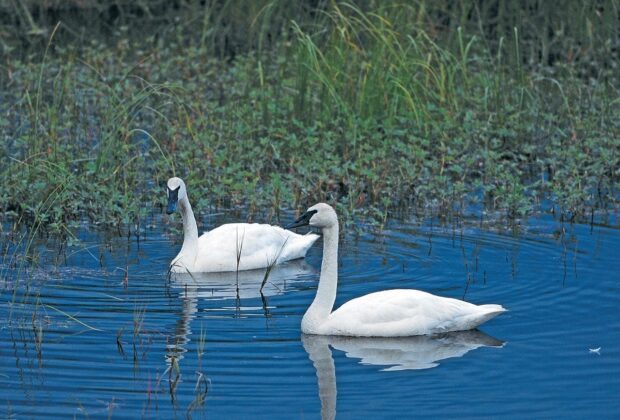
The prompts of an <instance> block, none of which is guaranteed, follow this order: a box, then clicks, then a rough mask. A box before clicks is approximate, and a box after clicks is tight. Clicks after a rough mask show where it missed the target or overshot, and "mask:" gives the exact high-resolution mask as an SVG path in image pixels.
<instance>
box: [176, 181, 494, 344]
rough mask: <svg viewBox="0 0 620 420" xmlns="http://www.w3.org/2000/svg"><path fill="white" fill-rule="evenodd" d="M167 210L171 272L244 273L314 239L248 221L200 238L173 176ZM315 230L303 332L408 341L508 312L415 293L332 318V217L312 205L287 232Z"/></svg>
mask: <svg viewBox="0 0 620 420" xmlns="http://www.w3.org/2000/svg"><path fill="white" fill-rule="evenodd" d="M167 188H168V189H167V193H168V209H167V213H168V214H171V213H173V212H174V211H175V210H176V208H177V206H178V207H179V209H180V211H181V216H182V218H183V230H184V235H185V237H184V241H183V246H182V248H181V252H179V254H178V255H177V256H176V257H175V258H174V259H173V260H172V263H171V271H173V272H190V273H192V272H216V271H235V270H250V269H256V268H261V267H266V266H269V265H271V264H273V263H274V262H275V263H280V262H284V261H288V260H292V259H296V258H303V257H304V256H305V254H306V252H307V250H308V249H309V248H310V247H311V246H312V244H314V242H315V241H316V240H317V238H318V236H317V235H314V234H311V233H309V234H306V235H298V234H295V233H293V232H290V231H288V230H284V229H282V228H280V227H277V226H271V225H263V224H248V223H232V224H226V225H222V226H220V227H218V228H216V229H214V230H212V231H210V232H207V233H205V234H203V235H202V236H201V237H198V229H197V227H196V221H195V219H194V214H193V212H192V208H191V206H190V204H189V200H188V198H187V189H186V187H185V183H184V182H183V181H182V180H181V179H180V178H171V179H169V180H168V185H167ZM306 225H309V226H314V227H317V228H320V229H321V230H322V232H323V261H322V263H321V276H320V279H319V286H318V289H317V292H316V296H315V298H314V301H313V302H312V304H311V305H310V307H309V308H308V310H307V311H306V313H305V314H304V316H303V319H302V322H301V330H302V332H303V333H305V334H319V335H340V336H356V337H407V336H416V335H432V334H438V333H445V332H451V331H464V330H470V329H474V328H476V327H477V326H479V325H480V324H482V323H484V322H486V321H488V320H489V319H491V318H493V317H495V316H496V315H498V314H500V313H502V312H505V311H506V310H505V309H504V308H503V307H502V306H501V305H493V304H490V305H474V304H471V303H468V302H464V301H461V300H457V299H452V298H445V297H439V296H435V295H432V294H430V293H426V292H422V291H419V290H413V289H395V290H385V291H381V292H376V293H371V294H368V295H365V296H362V297H359V298H356V299H353V300H350V301H348V302H346V303H344V304H343V305H342V306H340V307H339V308H338V309H337V310H336V311H333V312H332V309H333V306H334V302H335V300H336V288H337V284H338V217H337V216H336V212H335V211H334V209H333V208H332V207H331V206H329V205H328V204H325V203H319V204H316V205H314V206H312V207H310V208H309V209H308V210H307V211H306V212H305V213H304V214H302V215H301V216H300V217H299V218H298V219H297V220H295V221H294V222H293V223H291V224H290V225H288V226H286V228H287V229H292V228H296V227H300V226H306Z"/></svg>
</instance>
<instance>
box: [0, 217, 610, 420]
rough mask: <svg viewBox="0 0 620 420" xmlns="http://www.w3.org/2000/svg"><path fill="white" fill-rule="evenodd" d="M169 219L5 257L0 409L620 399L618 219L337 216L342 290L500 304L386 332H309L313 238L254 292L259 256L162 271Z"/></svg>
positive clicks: (456, 405)
mask: <svg viewBox="0 0 620 420" xmlns="http://www.w3.org/2000/svg"><path fill="white" fill-rule="evenodd" d="M290 218H292V216H291V217H290ZM223 221H225V219H223V218H222V217H221V216H220V217H211V218H209V219H208V220H206V224H205V227H206V228H210V227H212V226H214V225H217V224H219V223H222V222H223ZM178 223H179V219H178V218H176V219H172V220H169V219H168V218H161V219H157V220H155V224H156V225H157V226H158V227H157V228H152V229H148V230H147V232H146V234H147V235H146V239H143V240H141V241H140V242H139V243H137V241H136V240H135V237H133V238H132V239H131V241H128V240H127V238H118V237H117V238H109V237H106V236H105V235H103V234H99V233H96V232H92V231H88V230H85V229H84V230H82V231H81V232H80V238H81V240H82V242H81V244H80V245H79V246H74V247H69V248H68V249H61V250H59V249H58V248H57V247H55V246H51V245H47V247H48V249H43V248H41V247H40V248H39V249H38V252H39V253H40V254H41V255H43V256H47V257H46V258H43V259H42V260H41V262H40V263H39V265H38V267H37V268H35V269H32V270H28V271H27V272H22V273H20V274H18V273H16V271H15V269H14V268H13V266H12V264H11V259H10V253H9V254H8V256H7V257H5V258H4V261H3V265H2V267H1V271H0V272H1V273H2V274H3V278H2V279H1V280H0V281H1V282H2V284H0V286H2V291H1V299H2V300H1V302H0V317H2V319H3V320H4V321H3V322H2V324H1V325H0V409H1V410H0V417H7V418H31V417H48V416H49V417H56V418H73V417H75V418H86V417H92V418H100V417H108V416H111V417H112V418H141V417H146V418H185V417H191V418H202V417H207V416H209V417H211V418H223V417H225V416H227V417H231V418H266V419H273V418H286V419H290V418H304V419H309V418H321V416H323V418H333V417H334V416H335V417H337V418H360V417H364V416H367V417H368V418H403V416H406V417H407V418H411V417H422V418H429V417H438V416H439V417H454V416H458V417H517V416H518V417H525V418H528V417H536V418H540V417H549V416H553V417H561V418H614V417H615V418H617V417H618V416H620V399H618V398H617V397H618V395H620V316H619V303H620V275H619V274H618V273H620V260H619V258H618V255H619V254H618V249H620V233H619V230H618V228H617V222H616V221H615V219H614V221H612V223H608V224H607V226H605V225H602V226H594V227H590V226H589V225H579V224H577V225H566V224H564V225H562V224H560V223H559V222H557V221H554V220H553V219H551V218H544V217H543V218H538V219H529V220H528V222H527V225H525V226H524V227H523V228H522V229H521V230H520V233H518V234H516V233H515V232H514V231H512V230H507V229H506V230H505V229H503V228H499V229H498V228H491V227H472V226H462V227H436V226H435V227H434V226H432V225H431V224H428V223H427V224H417V223H403V222H393V223H391V224H389V225H388V226H387V228H386V229H385V230H384V231H382V232H381V233H380V234H362V235H354V234H352V233H348V234H347V235H346V237H345V238H344V239H343V241H342V242H341V248H340V281H339V289H338V298H337V301H336V305H337V306H338V305H340V304H342V303H343V302H345V301H346V300H349V299H351V298H354V297H356V296H360V295H362V294H366V293H370V292H373V291H378V290H382V289H388V288H418V289H422V290H425V291H429V292H432V293H436V294H439V295H442V296H450V297H455V298H461V299H465V300H467V301H470V302H473V303H499V304H502V305H504V306H505V307H506V308H508V309H509V310H510V312H508V313H506V314H502V315H501V316H499V317H497V318H495V319H493V320H492V321H490V322H488V323H487V324H485V325H483V327H482V328H481V331H474V332H467V333H460V334H451V335H444V336H439V337H433V338H428V337H413V338H404V339H392V340H389V339H388V340H386V339H344V338H335V337H315V336H302V334H301V333H300V322H301V317H302V316H303V313H304V311H305V309H306V308H307V307H308V305H309V304H310V302H311V301H312V299H313V297H314V294H315V290H316V287H317V281H318V276H319V272H318V271H319V267H320V262H321V252H322V244H321V241H319V242H318V243H317V245H316V246H315V247H314V248H313V249H311V251H310V252H309V254H308V256H307V258H306V259H305V261H297V262H294V263H291V264H286V265H283V266H281V267H280V268H278V269H275V270H274V271H273V272H272V274H271V276H270V278H269V281H268V283H267V284H266V285H265V288H264V289H263V293H262V295H261V293H260V292H259V288H260V284H261V282H262V280H263V275H264V273H263V271H258V272H243V273H239V276H238V278H237V276H236V275H235V274H234V273H232V274H219V275H210V276H209V275H197V276H194V277H190V276H178V277H175V278H171V279H168V278H167V276H166V268H167V264H168V262H169V261H170V260H171V259H172V257H174V255H176V252H178V250H179V248H180V243H179V241H180V237H179V231H178V229H173V228H172V226H173V225H175V226H176V225H178ZM610 225H611V226H612V227H610ZM52 260H57V263H52V262H43V261H52ZM18 265H19V264H18ZM126 273H127V275H126ZM237 282H238V284H239V291H238V292H237ZM590 349H593V350H590ZM597 349H598V351H594V350H597Z"/></svg>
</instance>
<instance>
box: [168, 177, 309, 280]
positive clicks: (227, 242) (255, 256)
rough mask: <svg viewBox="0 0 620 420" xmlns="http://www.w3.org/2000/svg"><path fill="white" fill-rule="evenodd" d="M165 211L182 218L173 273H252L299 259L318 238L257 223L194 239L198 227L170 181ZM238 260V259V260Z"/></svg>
mask: <svg viewBox="0 0 620 420" xmlns="http://www.w3.org/2000/svg"><path fill="white" fill-rule="evenodd" d="M167 193H168V209H167V211H166V212H167V213H168V214H171V213H173V212H174V211H175V210H176V208H177V206H178V208H179V211H180V213H181V217H182V218H183V246H182V247H181V251H180V252H179V254H178V255H177V256H176V257H175V258H174V259H173V260H172V262H171V263H170V271H172V272H173V273H187V272H189V273H206V272H223V271H237V270H254V269H259V268H265V267H268V266H270V265H272V264H274V262H275V263H276V264H279V263H281V262H284V261H289V260H294V259H297V258H303V257H304V256H305V255H306V252H307V251H308V249H309V248H310V247H311V246H312V244H314V242H315V241H316V240H317V239H318V235H315V234H307V235H298V234H296V233H294V232H290V231H288V230H285V229H282V228H281V227H279V226H271V225H267V224H258V223H230V224H225V225H222V226H219V227H218V228H216V229H213V230H211V231H209V232H205V233H204V234H203V235H202V236H200V237H198V228H197V226H196V220H195V218H194V213H193V211H192V207H191V205H190V203H189V199H188V197H187V189H186V187H185V183H184V182H183V180H182V179H180V178H170V179H169V180H168V184H167ZM238 257H239V258H238Z"/></svg>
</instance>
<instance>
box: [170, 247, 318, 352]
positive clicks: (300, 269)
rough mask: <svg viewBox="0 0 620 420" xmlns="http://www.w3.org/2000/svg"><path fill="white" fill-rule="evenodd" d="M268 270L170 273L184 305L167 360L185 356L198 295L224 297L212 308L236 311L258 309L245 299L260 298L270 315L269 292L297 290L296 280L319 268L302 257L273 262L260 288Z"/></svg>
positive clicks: (173, 287)
mask: <svg viewBox="0 0 620 420" xmlns="http://www.w3.org/2000/svg"><path fill="white" fill-rule="evenodd" d="M265 273H266V269H264V268H263V269H258V270H246V271H239V272H219V273H191V274H189V273H171V274H170V286H171V287H172V289H176V290H178V292H179V294H178V296H179V299H181V304H182V305H181V312H180V313H179V319H178V321H177V324H176V326H175V328H174V330H173V333H172V334H171V337H170V338H169V340H168V345H167V349H168V351H167V356H166V360H167V361H168V362H170V359H171V358H172V357H175V358H176V359H177V360H180V359H182V358H183V354H184V353H185V352H186V345H187V343H188V342H189V337H190V336H191V334H192V331H191V325H190V324H191V321H192V320H193V319H194V318H195V317H196V313H197V312H198V300H199V299H203V300H205V301H210V302H213V301H221V302H220V303H217V304H215V305H211V306H210V308H209V311H213V312H214V311H218V312H220V313H223V312H231V311H233V312H234V313H235V314H237V315H239V314H240V313H241V312H243V311H244V310H256V307H255V306H254V307H244V306H242V304H243V302H244V301H245V300H248V299H261V300H262V309H263V311H264V312H265V316H269V304H268V301H267V298H268V297H269V296H275V295H278V294H280V293H284V292H288V291H291V290H294V289H295V288H296V285H297V284H301V283H303V282H305V281H306V280H307V279H308V278H315V277H316V270H315V269H313V268H312V267H311V266H310V265H309V264H308V263H306V262H305V261H304V260H303V259H299V260H294V261H288V262H285V263H282V264H278V265H275V266H273V268H272V269H271V271H270V272H269V276H268V278H267V281H266V283H265V286H264V287H263V289H262V290H261V285H262V283H263V279H264V278H265ZM222 316H229V315H228V314H225V315H224V314H223V315H222Z"/></svg>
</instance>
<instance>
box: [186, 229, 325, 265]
mask: <svg viewBox="0 0 620 420" xmlns="http://www.w3.org/2000/svg"><path fill="white" fill-rule="evenodd" d="M317 238H318V236H317V235H312V236H309V235H304V236H302V235H298V234H296V233H294V232H291V231H287V230H284V229H282V228H281V227H279V226H272V225H267V224H259V223H229V224H226V225H222V226H219V227H217V228H215V229H213V230H211V231H208V232H205V233H204V234H203V235H202V236H201V237H200V238H199V239H198V242H199V248H200V249H204V250H206V252H205V253H204V255H201V256H200V258H201V259H202V261H200V262H199V263H200V264H202V265H205V266H208V267H209V269H210V271H213V268H214V267H215V268H217V271H235V270H236V268H237V255H238V254H237V253H238V252H240V258H239V269H241V270H248V269H254V268H263V267H267V266H269V265H271V264H272V263H273V262H274V261H275V260H276V258H277V260H278V262H283V261H288V260H291V259H295V258H302V257H303V256H304V254H305V252H306V251H307V250H308V248H309V247H310V246H311V245H312V244H313V243H314V241H316V239H317Z"/></svg>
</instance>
